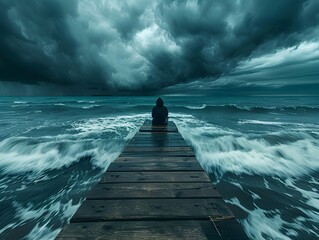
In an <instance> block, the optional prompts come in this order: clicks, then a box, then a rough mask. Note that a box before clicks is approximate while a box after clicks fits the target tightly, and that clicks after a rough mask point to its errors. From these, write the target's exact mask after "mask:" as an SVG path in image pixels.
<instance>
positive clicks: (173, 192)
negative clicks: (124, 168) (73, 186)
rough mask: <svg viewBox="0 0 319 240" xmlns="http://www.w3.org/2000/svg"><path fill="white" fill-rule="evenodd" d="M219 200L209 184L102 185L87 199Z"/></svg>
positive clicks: (217, 193) (94, 189)
mask: <svg viewBox="0 0 319 240" xmlns="http://www.w3.org/2000/svg"><path fill="white" fill-rule="evenodd" d="M128 198H221V196H220V194H219V192H218V191H217V190H216V189H214V188H213V187H212V184H211V183H104V184H97V185H96V186H95V187H94V188H93V189H92V191H91V192H90V194H89V195H88V196H87V198H86V199H87V200H89V199H128Z"/></svg>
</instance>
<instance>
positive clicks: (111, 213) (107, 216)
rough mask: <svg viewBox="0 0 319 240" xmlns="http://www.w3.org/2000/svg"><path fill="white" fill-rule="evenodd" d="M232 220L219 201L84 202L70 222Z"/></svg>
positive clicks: (134, 200) (224, 206) (211, 199)
mask: <svg viewBox="0 0 319 240" xmlns="http://www.w3.org/2000/svg"><path fill="white" fill-rule="evenodd" d="M209 217H210V218H212V219H219V218H227V219H232V218H234V216H233V214H232V213H231V211H230V210H229V209H228V207H227V206H226V205H225V203H224V201H223V200H222V199H220V198H204V199H188V198H186V199H117V200H87V201H85V202H84V203H83V204H82V205H81V207H80V208H79V209H78V211H77V212H76V213H75V215H74V216H73V218H72V220H71V221H72V222H80V221H103V220H129V219H130V220H136V221H142V220H147V219H149V220H154V219H157V220H160V219H162V220H165V219H171V220H179V219H185V220H187V219H190V220H192V219H194V220H195V219H196V220H205V219H209Z"/></svg>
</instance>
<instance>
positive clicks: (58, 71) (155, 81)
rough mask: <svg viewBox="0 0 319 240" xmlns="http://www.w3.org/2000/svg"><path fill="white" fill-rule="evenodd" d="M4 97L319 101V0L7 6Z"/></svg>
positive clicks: (40, 0) (85, 0)
mask: <svg viewBox="0 0 319 240" xmlns="http://www.w3.org/2000/svg"><path fill="white" fill-rule="evenodd" d="M0 31H1V35H0V46H1V47H0V95H47V94H50V95H63V94H64V95H70V94H72V95H74V94H76V95H85V94H123V93H127V94H151V93H152V92H154V91H158V90H159V91H161V92H166V91H167V92H177V93H178V92H188V91H199V92H200V91H206V92H214V93H220V94H231V93H236V94H243V95H245V94H250V95H251V94H257V95H258V94H272V93H274V94H299V95H319V41H318V40H319V1H318V0H188V1H186V0H185V1H184V0H178V1H173V0H167V1H163V0H158V1H156V0H153V1H152V0H128V1H119V0H96V1H92V0H28V1H23V0H1V1H0Z"/></svg>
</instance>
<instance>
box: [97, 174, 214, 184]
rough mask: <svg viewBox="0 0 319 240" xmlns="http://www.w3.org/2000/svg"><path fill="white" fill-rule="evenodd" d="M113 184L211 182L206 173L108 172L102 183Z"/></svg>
mask: <svg viewBox="0 0 319 240" xmlns="http://www.w3.org/2000/svg"><path fill="white" fill-rule="evenodd" d="M113 182H159V183H161V182H210V179H209V178H208V176H207V175H206V174H205V172H202V171H201V172H199V171H196V172H194V171H189V172H106V174H105V175H104V176H103V177H102V179H101V180H100V183H113Z"/></svg>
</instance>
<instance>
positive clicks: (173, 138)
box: [57, 122, 247, 240]
mask: <svg viewBox="0 0 319 240" xmlns="http://www.w3.org/2000/svg"><path fill="white" fill-rule="evenodd" d="M57 239H172V240H173V239H197V240H198V239H247V237H246V235H245V233H244V231H243V230H242V228H241V226H240V224H239V223H238V221H237V220H236V218H235V216H234V215H233V213H232V212H231V211H230V209H229V208H228V207H227V205H226V204H225V202H224V200H223V199H222V197H221V195H220V194H219V193H218V191H217V190H216V189H215V187H214V186H213V185H212V183H211V181H210V179H209V177H208V176H207V174H206V173H205V172H204V171H203V169H202V167H201V165H200V164H199V162H198V161H197V160H196V157H195V154H194V152H193V151H192V149H191V148H190V147H189V146H188V145H187V143H186V142H185V140H184V139H183V138H182V136H181V135H180V133H179V132H178V129H177V127H176V126H175V124H174V123H173V122H169V124H168V126H156V127H154V126H151V124H150V122H145V123H144V125H143V126H142V127H141V128H140V131H139V132H138V133H137V134H136V135H135V136H134V138H133V139H132V140H131V141H130V142H129V143H128V145H127V146H126V148H125V150H124V151H123V153H122V154H121V155H120V156H119V157H118V158H117V159H116V161H114V162H113V163H112V164H111V165H110V166H109V168H108V170H107V172H106V173H105V174H104V175H103V176H102V178H101V180H100V182H99V183H98V184H97V185H96V186H95V187H94V188H93V189H92V190H91V192H90V193H89V195H88V196H87V198H86V200H85V201H84V202H83V204H82V205H81V207H80V208H79V209H78V211H77V212H76V213H75V215H74V216H73V217H72V219H71V221H70V223H69V224H67V225H66V226H65V227H64V228H63V229H62V231H61V232H60V234H59V235H58V237H57Z"/></svg>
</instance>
